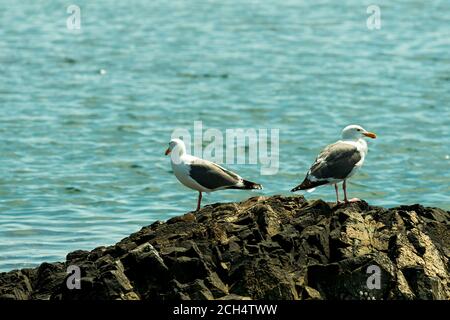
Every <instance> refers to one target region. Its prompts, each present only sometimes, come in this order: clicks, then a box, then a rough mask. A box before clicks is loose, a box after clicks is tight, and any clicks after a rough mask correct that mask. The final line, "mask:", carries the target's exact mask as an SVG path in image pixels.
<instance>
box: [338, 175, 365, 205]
mask: <svg viewBox="0 0 450 320" xmlns="http://www.w3.org/2000/svg"><path fill="white" fill-rule="evenodd" d="M342 189H344V202H345V203H349V202H358V201H361V200H360V199H358V198H353V199H350V200H348V199H347V180H344V183H342Z"/></svg>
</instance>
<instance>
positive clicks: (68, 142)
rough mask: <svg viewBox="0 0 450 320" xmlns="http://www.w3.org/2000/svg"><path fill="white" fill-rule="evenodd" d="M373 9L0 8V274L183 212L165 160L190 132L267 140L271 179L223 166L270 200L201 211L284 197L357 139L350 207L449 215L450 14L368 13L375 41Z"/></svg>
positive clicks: (288, 5)
mask: <svg viewBox="0 0 450 320" xmlns="http://www.w3.org/2000/svg"><path fill="white" fill-rule="evenodd" d="M373 2H374V1H372V0H371V1H299V0H283V1H269V0H260V1H242V0H227V1H223V0H214V1H207V0H203V1H191V0H171V1H166V0H152V1H148V0H145V1H144V0H142V1H135V0H131V1H104V0H103V1H81V0H73V1H71V2H68V1H31V0H24V1H6V0H0V108H1V112H0V163H1V166H0V270H2V271H6V270H10V269H13V268H23V267H32V266H36V265H38V264H40V263H41V262H44V261H61V260H64V258H65V256H66V254H67V253H68V252H70V251H73V250H76V249H93V248H95V247H97V246H100V245H111V244H114V243H116V242H117V241H119V240H120V239H122V238H123V237H125V236H127V235H128V234H130V233H132V232H135V231H137V230H139V229H140V228H141V227H143V226H146V225H148V224H150V223H152V222H153V221H155V220H166V219H168V218H170V217H172V216H175V215H180V214H183V213H186V212H187V211H190V210H193V209H194V208H195V206H196V199H197V193H196V192H194V191H192V190H189V189H187V188H185V187H183V186H182V185H181V184H180V183H179V182H178V181H177V180H176V178H175V177H174V176H173V174H172V172H171V167H170V159H169V158H168V157H165V156H164V151H165V149H166V148H167V143H168V142H169V140H170V137H171V134H172V132H173V130H174V129H175V128H182V129H186V130H188V131H189V132H191V133H192V135H193V134H194V132H193V130H194V121H201V123H202V126H203V129H204V130H207V129H210V128H215V129H218V130H220V131H219V132H221V133H223V135H224V137H225V133H226V129H236V128H243V129H252V128H253V129H268V130H270V129H278V130H279V149H278V150H276V148H275V149H274V150H273V152H274V153H273V154H274V155H276V156H278V157H279V167H278V172H277V173H276V174H274V175H261V170H260V169H261V164H260V163H257V164H249V163H245V164H238V163H233V162H231V163H229V162H228V163H224V164H223V165H224V166H225V167H227V168H229V169H232V170H235V171H237V172H239V173H240V174H241V175H242V176H243V177H244V178H247V179H249V180H252V181H256V182H259V183H262V184H263V185H264V190H262V191H255V192H252V191H237V190H232V191H221V192H216V193H213V194H209V195H205V196H204V199H203V203H204V205H206V204H210V203H215V202H230V201H240V200H244V199H246V198H248V197H250V196H257V195H273V194H284V195H289V194H290V192H289V190H290V189H291V188H292V187H294V186H296V185H297V184H298V183H300V182H301V180H302V179H303V177H304V174H305V173H306V171H307V170H308V168H309V166H310V164H311V163H312V162H313V160H314V158H315V156H316V155H317V153H318V152H319V151H320V150H321V148H323V147H324V146H326V145H327V144H329V143H332V142H334V141H336V140H337V139H339V137H340V132H341V130H342V128H343V127H345V126H346V125H348V124H360V125H362V126H363V127H365V128H366V129H367V130H369V131H373V132H375V133H377V135H378V138H377V139H376V140H371V141H369V142H368V143H369V154H368V156H367V158H366V162H365V164H364V167H363V169H362V170H361V171H360V172H359V173H358V174H357V175H356V176H355V177H354V178H353V179H352V180H351V181H350V182H349V185H348V189H349V195H350V196H351V197H359V198H362V199H365V200H366V201H368V202H369V203H370V204H371V205H379V206H384V207H393V206H398V205H401V204H414V203H421V204H423V205H427V206H436V207H441V208H444V209H446V210H450V170H449V169H450V144H449V139H450V126H449V125H450V18H449V14H448V13H449V12H450V2H449V1H422V0H411V1H387V0H383V1H376V3H375V4H377V5H378V6H379V8H380V10H381V26H380V29H374V30H370V29H369V28H368V27H367V23H366V21H367V19H368V18H369V16H370V14H368V13H367V12H366V10H367V7H368V6H369V5H371V4H373ZM69 4H75V5H77V6H78V7H79V8H80V13H81V15H80V19H81V20H80V21H81V24H80V27H81V29H79V30H77V29H71V28H73V27H74V26H76V25H74V24H71V23H69V28H68V25H67V19H68V18H70V16H71V15H72V13H70V12H69V13H68V12H67V7H68V5H69ZM71 21H74V20H71ZM69 22H70V21H69ZM249 147H250V146H249ZM305 196H306V197H307V198H308V199H315V198H323V199H325V200H327V201H334V189H333V188H332V187H330V186H325V187H321V188H318V189H317V190H316V191H315V192H314V193H311V194H310V193H307V194H306V195H305Z"/></svg>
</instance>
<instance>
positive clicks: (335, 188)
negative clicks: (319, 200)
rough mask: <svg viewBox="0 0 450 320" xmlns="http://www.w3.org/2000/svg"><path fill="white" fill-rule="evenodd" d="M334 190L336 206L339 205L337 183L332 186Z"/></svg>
mask: <svg viewBox="0 0 450 320" xmlns="http://www.w3.org/2000/svg"><path fill="white" fill-rule="evenodd" d="M334 190H336V204H339V189H338V185H337V183H335V184H334Z"/></svg>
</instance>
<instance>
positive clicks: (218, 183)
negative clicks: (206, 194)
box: [189, 159, 242, 190]
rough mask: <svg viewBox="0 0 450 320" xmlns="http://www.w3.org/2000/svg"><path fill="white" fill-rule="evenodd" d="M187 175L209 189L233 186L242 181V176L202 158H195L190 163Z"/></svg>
mask: <svg viewBox="0 0 450 320" xmlns="http://www.w3.org/2000/svg"><path fill="white" fill-rule="evenodd" d="M189 176H190V177H191V178H192V179H194V180H195V181H196V182H197V183H198V184H200V185H202V186H203V187H205V188H208V189H211V190H214V189H219V188H228V187H233V186H236V184H238V183H239V182H241V181H242V178H241V177H240V176H238V175H237V174H235V173H234V172H231V171H229V170H227V169H225V168H222V167H221V166H219V165H217V164H215V163H213V162H211V161H207V160H203V159H195V160H194V161H193V162H192V163H191V164H190V170H189Z"/></svg>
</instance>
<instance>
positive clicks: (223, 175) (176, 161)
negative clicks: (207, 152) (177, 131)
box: [165, 139, 262, 211]
mask: <svg viewBox="0 0 450 320" xmlns="http://www.w3.org/2000/svg"><path fill="white" fill-rule="evenodd" d="M170 153H172V155H171V157H170V159H171V164H172V170H173V173H174V174H175V176H176V177H177V179H178V180H179V181H180V182H181V183H182V184H184V185H185V186H186V187H188V188H191V189H194V190H197V191H198V202H197V211H198V210H200V204H201V201H202V192H213V191H217V190H223V189H245V190H247V189H259V190H261V189H262V185H260V184H257V183H254V182H250V181H247V180H244V179H242V178H241V176H239V175H238V174H236V173H234V172H231V171H229V170H227V169H225V168H223V167H221V166H219V165H218V164H215V163H214V162H211V161H208V160H203V159H200V158H197V157H194V156H192V155H190V154H187V153H186V146H185V144H184V142H183V141H182V140H180V139H172V140H170V143H169V148H167V150H166V153H165V154H166V156H167V155H168V154H170Z"/></svg>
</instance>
